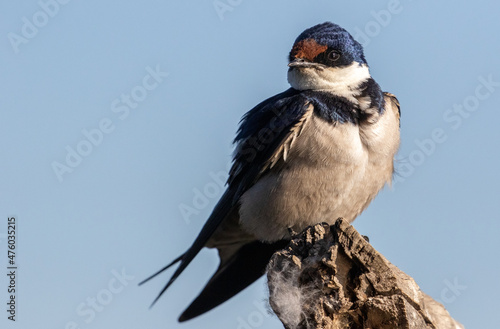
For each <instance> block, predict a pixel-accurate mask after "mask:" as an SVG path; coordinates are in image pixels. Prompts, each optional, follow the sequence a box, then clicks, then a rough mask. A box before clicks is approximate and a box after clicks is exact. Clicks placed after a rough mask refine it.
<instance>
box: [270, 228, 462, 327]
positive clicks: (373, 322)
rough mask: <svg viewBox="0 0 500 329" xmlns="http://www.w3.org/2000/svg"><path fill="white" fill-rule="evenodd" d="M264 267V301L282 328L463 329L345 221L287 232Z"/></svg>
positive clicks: (439, 305) (442, 307) (438, 304)
mask: <svg viewBox="0 0 500 329" xmlns="http://www.w3.org/2000/svg"><path fill="white" fill-rule="evenodd" d="M292 235H293V236H292V240H291V242H290V244H289V245H288V247H287V248H285V249H283V250H281V251H279V252H276V253H275V254H274V255H273V257H272V259H271V261H270V263H269V265H268V272H267V273H268V274H267V277H268V286H269V303H270V305H271V307H272V309H273V311H274V312H275V313H276V315H277V316H278V317H279V319H280V320H281V322H282V323H283V325H284V326H285V328H287V329H320V328H321V329H337V328H352V329H361V328H363V329H368V328H370V329H394V328H405V329H416V328H428V329H430V328H436V329H463V326H462V325H461V324H460V323H458V322H457V321H455V320H454V319H453V318H451V316H450V315H449V313H448V312H447V311H446V309H445V308H444V306H443V305H441V304H440V303H438V302H436V301H435V300H433V299H432V298H431V297H429V296H428V295H426V294H424V293H423V292H422V291H421V290H420V288H419V287H418V285H417V284H416V283H415V281H414V280H413V279H412V278H411V277H410V276H408V275H407V274H405V273H403V272H402V271H401V270H399V269H398V268H397V267H396V266H394V265H392V264H391V263H390V262H389V261H388V260H387V259H386V258H385V257H384V256H382V255H381V254H380V253H379V252H378V251H376V250H375V249H374V248H373V247H372V246H371V245H370V243H368V241H366V240H365V239H364V238H363V236H362V235H360V234H359V233H358V232H357V231H356V230H355V229H354V228H353V227H352V226H351V225H350V224H349V223H348V222H347V221H344V220H343V219H338V220H337V221H336V223H335V224H334V225H332V226H331V227H330V226H329V225H328V224H325V223H323V224H317V225H315V226H311V227H308V228H306V229H305V230H304V231H303V232H301V233H299V234H297V233H292Z"/></svg>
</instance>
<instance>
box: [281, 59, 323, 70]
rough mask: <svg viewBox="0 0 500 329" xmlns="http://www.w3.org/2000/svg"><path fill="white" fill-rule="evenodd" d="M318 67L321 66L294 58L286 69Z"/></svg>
mask: <svg viewBox="0 0 500 329" xmlns="http://www.w3.org/2000/svg"><path fill="white" fill-rule="evenodd" d="M320 66H321V64H318V63H313V62H310V61H308V60H306V59H303V58H295V59H294V60H293V61H291V62H290V63H289V64H288V67H290V68H294V67H297V68H302V67H314V68H319V67H320Z"/></svg>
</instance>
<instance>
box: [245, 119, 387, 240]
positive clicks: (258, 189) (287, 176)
mask: <svg viewBox="0 0 500 329" xmlns="http://www.w3.org/2000/svg"><path fill="white" fill-rule="evenodd" d="M392 161H393V159H392V156H388V157H386V158H382V159H381V158H380V157H379V156H377V157H376V158H375V157H374V156H373V155H372V154H371V152H370V150H369V149H367V148H366V146H364V145H363V142H362V141H361V138H360V134H359V127H358V126H356V125H353V124H350V123H346V124H338V125H337V126H336V127H332V126H331V124H330V123H327V122H326V121H323V120H322V119H320V118H317V117H315V116H313V117H312V120H311V122H309V123H308V125H307V127H305V129H304V131H303V133H302V135H301V136H300V137H299V138H297V141H296V144H295V145H294V146H293V147H292V148H291V150H290V156H289V158H288V159H287V161H286V162H285V163H282V165H281V167H280V169H279V170H275V171H270V172H269V173H268V174H266V175H265V176H263V177H262V178H261V179H260V180H259V181H258V182H257V183H256V184H255V185H254V186H252V187H251V188H250V189H249V190H248V191H247V192H245V193H244V194H243V196H242V198H241V199H240V204H241V206H240V223H241V225H242V227H243V228H244V229H245V230H246V231H248V232H250V233H252V234H254V235H255V236H256V237H257V238H258V239H260V240H265V241H276V240H279V239H282V238H285V237H287V236H288V228H292V229H293V230H295V231H301V230H302V229H304V228H305V227H306V226H309V225H314V224H316V223H319V222H327V223H331V224H333V222H334V221H335V220H336V219H337V218H338V217H343V218H345V219H347V220H349V221H353V220H354V219H355V218H356V216H357V215H359V214H360V213H361V212H362V211H363V210H364V209H365V208H366V207H367V206H368V204H369V203H370V201H371V200H372V199H373V198H374V197H375V196H376V194H377V193H378V191H379V190H380V189H381V188H382V187H383V186H384V184H385V183H386V182H387V181H390V179H391V176H392Z"/></svg>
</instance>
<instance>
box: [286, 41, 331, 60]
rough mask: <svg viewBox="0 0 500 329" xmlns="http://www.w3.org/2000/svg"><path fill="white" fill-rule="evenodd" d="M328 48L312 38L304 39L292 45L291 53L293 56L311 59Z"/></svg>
mask: <svg viewBox="0 0 500 329" xmlns="http://www.w3.org/2000/svg"><path fill="white" fill-rule="evenodd" d="M327 49H328V46H324V45H320V44H319V43H317V42H316V40H314V39H304V40H301V41H299V42H297V43H296V44H295V45H293V48H292V52H291V55H292V57H295V58H305V59H308V60H310V61H312V60H313V59H314V58H315V57H316V56H318V55H319V54H321V53H322V52H324V51H325V50H327Z"/></svg>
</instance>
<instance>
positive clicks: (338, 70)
mask: <svg viewBox="0 0 500 329" xmlns="http://www.w3.org/2000/svg"><path fill="white" fill-rule="evenodd" d="M369 78H370V71H369V69H368V66H367V65H366V64H361V65H360V64H359V63H358V62H354V63H352V64H351V65H349V66H344V67H324V68H323V69H316V68H313V67H304V68H295V69H292V70H288V83H290V85H291V86H292V87H293V88H294V89H297V90H318V91H319V90H321V91H327V92H331V93H332V94H335V95H338V96H342V97H345V98H347V99H349V100H350V101H352V102H354V103H357V100H356V98H355V96H357V95H359V94H360V91H359V90H358V87H359V86H360V85H361V84H362V83H363V82H365V81H366V80H368V79H369Z"/></svg>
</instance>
